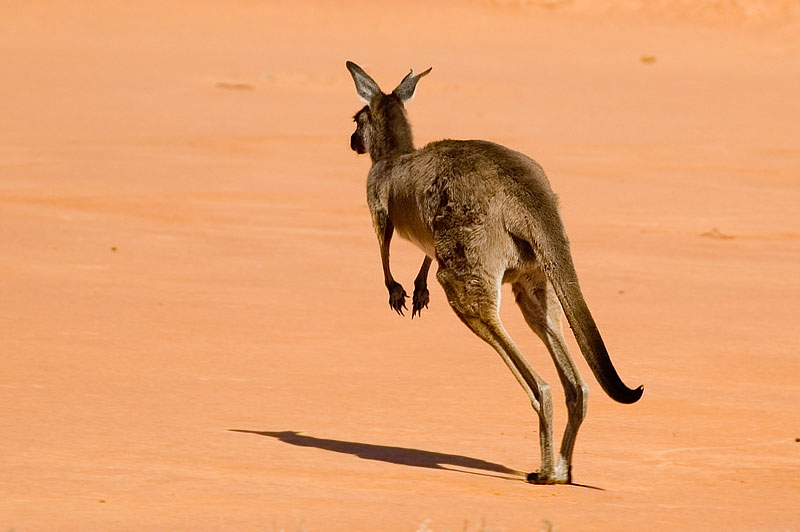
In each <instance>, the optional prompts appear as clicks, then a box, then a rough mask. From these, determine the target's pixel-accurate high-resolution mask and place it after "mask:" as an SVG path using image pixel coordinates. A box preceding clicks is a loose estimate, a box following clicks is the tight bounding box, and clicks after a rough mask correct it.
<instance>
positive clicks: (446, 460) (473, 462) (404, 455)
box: [229, 429, 525, 481]
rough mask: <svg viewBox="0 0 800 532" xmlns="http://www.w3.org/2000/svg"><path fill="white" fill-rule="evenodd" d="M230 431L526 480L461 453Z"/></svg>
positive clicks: (397, 461) (512, 471) (363, 455)
mask: <svg viewBox="0 0 800 532" xmlns="http://www.w3.org/2000/svg"><path fill="white" fill-rule="evenodd" d="M229 430H230V431H232V432H244V433H248V434H257V435H259V436H269V437H271V438H275V439H277V440H280V441H282V442H284V443H288V444H291V445H297V446H299V447H316V448H318V449H325V450H326V451H333V452H336V453H344V454H351V455H353V456H358V457H359V458H363V459H365V460H379V461H381V462H388V463H391V464H400V465H407V466H413V467H427V468H430V469H444V470H448V471H458V472H460V473H469V474H472V475H483V476H488V477H495V478H502V479H505V480H515V481H525V473H523V472H522V471H517V470H515V469H510V468H508V467H506V466H504V465H501V464H495V463H493V462H487V461H486V460H480V459H478V458H470V457H468V456H460V455H457V454H445V453H436V452H432V451H423V450H421V449H408V448H405V447H392V446H388V445H373V444H371V443H358V442H351V441H342V440H330V439H325V438H316V437H314V436H307V435H305V434H300V433H298V432H294V431H289V430H287V431H282V432H268V431H257V430H242V429H229Z"/></svg>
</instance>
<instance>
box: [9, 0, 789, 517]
mask: <svg viewBox="0 0 800 532" xmlns="http://www.w3.org/2000/svg"><path fill="white" fill-rule="evenodd" d="M619 4H621V3H615V2H610V1H609V2H602V1H600V2H589V1H588V0H585V1H579V0H576V1H575V2H556V1H550V2H546V1H541V2H515V1H507V2H490V1H475V2H465V3H457V2H439V3H436V4H435V6H431V5H429V4H427V3H419V4H417V3H413V2H411V3H409V2H404V3H402V6H384V5H382V6H378V5H375V4H374V3H366V2H332V1H331V2H317V3H314V4H310V3H306V2H304V1H300V0H295V1H292V2H268V3H261V2H250V1H245V0H242V1H238V2H210V1H201V2H176V1H162V2H150V1H147V2H66V1H64V2H13V3H12V2H5V3H4V4H3V6H2V7H1V8H0V13H2V18H3V21H4V22H3V31H2V32H0V58H2V61H0V64H2V70H3V83H2V84H0V116H2V122H3V126H2V130H1V131H0V220H2V222H1V223H0V242H2V245H3V250H4V251H3V253H2V256H1V257H0V325H1V326H2V344H0V345H2V358H1V359H0V434H2V436H1V437H0V451H1V452H0V530H3V531H5V530H9V529H13V530H15V531H16V532H27V531H56V530H57V531H73V530H74V531H81V532H84V531H95V530H96V531H105V530H113V531H128V530H130V531H137V532H141V531H147V532H155V531H178V530H186V531H205V530H209V531H210V530H236V531H250V530H253V531H256V530H258V531H279V530H286V531H287V532H293V531H300V530H302V531H306V532H312V531H354V530H365V531H372V530H376V531H377V530H381V531H383V530H386V531H398V532H399V531H406V532H415V531H417V530H421V531H427V530H432V531H434V532H440V531H462V530H468V531H477V530H479V529H482V530H486V531H501V530H505V531H529V530H541V529H543V528H546V527H547V526H549V525H547V523H545V522H544V521H545V520H546V521H547V522H549V523H551V524H553V525H554V526H556V527H557V529H558V530H561V531H577V530H608V531H619V530H725V531H731V530H733V531H762V530H763V531H768V530H769V531H793V530H798V529H800V508H799V506H800V503H798V501H800V443H797V442H796V441H795V438H798V437H800V415H798V406H797V397H798V394H799V393H800V356H798V355H799V353H798V350H799V348H800V342H799V341H798V333H797V330H798V326H797V317H798V315H800V282H798V281H799V279H798V273H799V271H800V267H799V266H798V265H799V264H800V209H798V206H800V145H798V139H800V98H798V87H800V31H798V27H800V26H799V25H798V20H800V8H798V6H797V2H789V1H786V2H779V1H774V2H767V1H766V0H764V1H756V0H750V1H747V0H742V1H739V2H721V1H718V2H711V1H709V2H702V3H699V2H689V1H679V2H666V1H662V2H644V0H641V1H634V2H627V3H624V4H623V5H624V6H625V7H624V9H620V8H613V7H612V6H614V5H619ZM698 5H699V7H698ZM648 57H649V58H651V59H647V58H648ZM643 58H644V59H643ZM346 59H352V60H354V61H357V62H358V63H360V64H361V65H362V66H363V67H364V68H365V69H367V71H368V72H370V73H371V74H372V75H373V76H374V77H375V78H376V79H377V81H378V82H379V83H381V84H383V86H384V88H385V89H390V88H392V87H393V85H394V84H395V83H397V82H398V81H399V80H400V79H401V78H402V76H403V75H404V74H405V73H406V72H407V69H408V68H409V67H411V66H413V67H415V68H417V69H421V68H426V67H428V66H433V67H434V69H433V73H432V74H431V75H430V76H428V77H427V78H425V79H424V80H423V81H422V82H421V83H420V86H419V90H418V94H417V98H416V99H415V100H414V101H413V102H412V103H411V104H409V113H410V116H411V120H412V123H413V124H414V126H415V131H416V133H417V141H418V143H419V144H420V145H421V144H423V143H425V142H428V141H430V140H436V139H439V138H443V137H451V138H485V139H491V140H495V141H498V142H501V143H504V144H506V145H508V146H510V147H513V148H516V149H519V150H521V151H523V152H525V153H527V154H529V155H531V156H533V157H534V158H536V159H537V160H538V161H539V162H540V163H541V164H542V165H543V166H544V167H545V169H546V170H547V171H548V173H549V175H550V178H551V181H552V184H553V187H554V188H555V190H556V191H557V192H558V193H559V195H560V197H561V200H562V204H563V216H564V219H565V223H566V225H567V229H568V232H569V233H570V236H571V239H572V243H573V253H574V256H575V260H576V264H577V268H578V273H579V275H580V277H581V280H582V285H583V288H584V292H585V294H586V297H587V299H588V301H589V304H590V307H591V308H592V310H593V312H594V314H595V317H596V318H597V320H598V323H599V325H600V328H601V331H602V332H603V334H604V337H605V339H606V342H607V344H608V345H609V347H610V350H611V353H612V358H613V360H614V361H615V363H616V365H617V367H618V368H619V371H620V373H621V374H622V376H623V378H624V379H625V380H626V382H628V383H629V384H630V385H638V384H640V383H644V384H645V386H646V392H645V395H644V398H643V399H642V401H640V402H639V403H638V404H636V405H634V406H623V405H619V404H616V403H614V402H612V401H611V400H610V399H608V398H607V397H605V396H604V395H603V393H602V392H601V391H600V389H599V386H597V384H596V383H595V382H594V381H593V380H591V376H590V374H589V372H588V369H587V368H586V365H585V363H584V362H583V360H579V364H580V366H581V368H582V369H583V371H584V375H585V376H586V377H587V379H588V380H589V383H590V385H591V386H592V390H593V395H592V400H591V402H590V409H589V416H588V418H587V421H586V423H585V424H584V428H583V430H582V431H581V433H580V435H579V438H578V444H577V450H576V455H575V481H576V482H577V483H579V484H581V485H576V486H557V487H547V486H532V485H528V484H525V483H523V482H521V481H519V479H518V477H515V476H514V474H513V471H515V470H520V471H526V470H531V469H533V468H535V467H536V466H537V465H538V460H539V456H538V453H539V451H538V436H537V434H536V427H537V423H536V421H535V418H534V415H533V412H532V411H531V409H530V407H529V405H528V404H527V402H526V399H525V396H524V394H523V392H522V391H521V390H520V389H518V386H517V384H516V383H515V382H514V379H513V378H512V376H511V375H510V373H509V372H508V371H507V370H506V368H505V367H504V366H503V364H502V362H501V361H500V359H499V357H498V356H497V355H496V354H495V353H494V352H492V351H491V349H490V348H489V347H488V346H486V345H485V344H483V343H482V342H481V341H480V340H478V339H477V338H475V337H473V336H472V335H471V334H470V333H469V332H468V331H467V330H466V329H465V328H464V327H463V326H462V325H461V324H460V323H459V322H458V320H457V319H456V317H455V315H454V314H453V313H452V312H451V311H450V309H449V308H448V306H447V303H446V301H445V300H444V297H443V295H442V292H441V289H440V288H439V287H438V286H436V285H435V281H434V279H433V277H432V278H431V281H432V283H433V286H432V301H431V304H430V309H429V310H428V311H427V312H425V313H424V315H423V317H422V319H421V320H414V321H413V322H412V321H411V320H410V319H408V318H406V319H400V318H398V317H397V316H395V315H394V314H393V313H392V312H391V311H390V310H389V308H388V306H387V304H386V294H385V291H384V288H383V286H382V279H381V273H380V265H379V260H378V250H377V244H376V242H375V238H374V236H373V234H372V229H371V226H370V221H369V215H368V212H367V208H366V205H365V194H364V183H365V177H366V172H367V169H368V167H369V161H368V159H367V158H365V157H361V158H358V157H357V156H356V155H355V154H354V153H353V152H351V151H350V150H349V148H348V140H349V134H350V132H351V128H352V123H351V120H350V117H351V116H352V114H353V113H354V112H355V111H356V110H357V109H358V108H359V107H360V103H359V102H358V100H357V98H356V96H355V92H354V89H353V86H352V81H351V79H350V77H349V75H348V73H347V71H346V70H345V68H344V62H345V60H346ZM715 228H716V231H714V229H715ZM705 233H711V235H712V236H703V234H705ZM721 235H728V236H730V237H732V238H720V236H721ZM421 259H422V255H421V253H420V252H418V251H417V250H415V249H414V248H413V247H412V246H411V245H410V244H407V243H403V242H397V244H396V245H395V246H394V247H393V260H394V264H395V272H396V273H397V274H398V277H399V279H400V280H402V281H403V282H404V283H405V284H406V286H407V287H409V286H410V285H411V280H412V278H413V275H414V273H415V271H416V268H417V266H418V264H419V262H420V260H421ZM508 294H509V293H508V292H507V291H506V292H505V295H506V296H508ZM505 300H506V306H505V307H504V310H503V314H504V319H505V320H506V322H507V326H508V329H509V330H510V332H511V334H512V336H513V337H514V338H515V339H516V340H517V342H518V344H519V345H520V347H521V348H522V349H523V351H524V352H525V353H527V354H528V357H529V359H530V360H531V361H532V362H533V363H534V364H535V365H536V366H537V367H538V368H540V369H541V373H542V375H543V376H544V377H545V378H546V379H548V380H549V381H550V382H552V383H553V384H554V389H555V390H556V393H557V394H558V395H559V396H560V393H561V392H560V388H558V387H557V379H556V377H555V372H554V370H553V368H552V364H551V363H550V361H549V359H548V357H547V355H546V353H545V351H544V348H543V346H541V344H540V343H539V341H538V340H537V339H536V338H535V337H534V335H533V334H532V333H531V332H530V331H529V330H527V328H526V327H525V325H524V323H523V322H522V320H521V318H520V317H519V315H518V313H517V311H516V309H515V308H514V305H513V303H511V299H510V298H509V297H506V298H505ZM573 352H574V353H575V354H577V350H576V349H575V347H574V344H573ZM557 417H558V420H559V422H563V419H564V407H563V405H561V404H560V400H559V404H558V405H557ZM229 429H236V430H238V431H243V432H235V431H230V430H229ZM559 431H560V428H559ZM293 432H298V433H300V434H299V435H293V434H292V433H293ZM393 447H394V448H403V449H404V450H398V449H392V448H393ZM509 472H510V473H509Z"/></svg>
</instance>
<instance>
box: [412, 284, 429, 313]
mask: <svg viewBox="0 0 800 532" xmlns="http://www.w3.org/2000/svg"><path fill="white" fill-rule="evenodd" d="M428 301H430V292H428V289H427V288H426V287H424V286H423V287H421V288H415V289H414V299H413V300H412V305H411V319H412V320H413V319H414V316H419V317H422V309H423V308H428Z"/></svg>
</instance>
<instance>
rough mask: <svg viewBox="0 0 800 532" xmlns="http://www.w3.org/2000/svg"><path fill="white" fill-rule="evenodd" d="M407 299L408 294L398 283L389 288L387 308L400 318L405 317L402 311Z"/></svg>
mask: <svg viewBox="0 0 800 532" xmlns="http://www.w3.org/2000/svg"><path fill="white" fill-rule="evenodd" d="M407 297H408V294H406V291H405V290H404V289H403V287H402V285H401V284H400V283H394V284H393V285H392V286H390V287H389V306H390V307H392V310H394V311H395V312H397V313H398V314H400V315H401V316H405V314H404V313H403V311H404V310H405V309H406V298H407Z"/></svg>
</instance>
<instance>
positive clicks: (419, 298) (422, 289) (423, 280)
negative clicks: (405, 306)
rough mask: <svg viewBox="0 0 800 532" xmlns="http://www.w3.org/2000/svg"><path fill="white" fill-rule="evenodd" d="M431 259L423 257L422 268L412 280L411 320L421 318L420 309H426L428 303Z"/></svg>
mask: <svg viewBox="0 0 800 532" xmlns="http://www.w3.org/2000/svg"><path fill="white" fill-rule="evenodd" d="M432 261H433V259H432V258H430V257H429V256H427V255H425V259H424V260H423V261H422V266H420V268H419V273H418V274H417V277H416V278H415V279H414V298H413V299H412V305H411V319H412V320H413V319H414V316H415V315H416V316H419V317H420V318H421V317H422V308H423V307H424V308H428V301H430V293H429V292H428V270H430V268H431V262H432Z"/></svg>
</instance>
